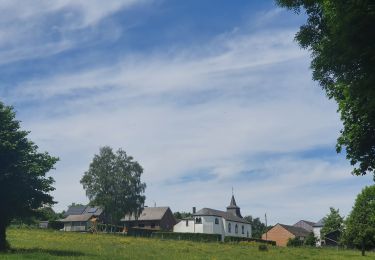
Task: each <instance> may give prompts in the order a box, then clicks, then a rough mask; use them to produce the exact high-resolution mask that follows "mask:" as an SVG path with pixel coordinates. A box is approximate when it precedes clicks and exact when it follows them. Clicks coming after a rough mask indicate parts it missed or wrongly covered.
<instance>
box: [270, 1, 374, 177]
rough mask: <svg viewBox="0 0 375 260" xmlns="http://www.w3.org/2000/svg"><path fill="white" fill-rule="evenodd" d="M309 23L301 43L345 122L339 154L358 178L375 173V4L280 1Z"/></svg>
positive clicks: (300, 34)
mask: <svg viewBox="0 0 375 260" xmlns="http://www.w3.org/2000/svg"><path fill="white" fill-rule="evenodd" d="M276 2H277V3H278V4H279V5H280V6H282V7H286V8H288V9H292V10H294V11H295V12H297V13H299V12H301V9H303V10H305V11H306V14H307V17H308V19H307V22H306V24H304V25H302V26H301V27H300V30H299V32H298V33H297V35H296V40H297V41H298V42H299V44H300V46H301V47H303V48H306V49H309V50H310V51H311V54H312V62H311V68H312V70H313V79H314V80H316V81H318V82H319V83H320V85H321V86H322V87H323V89H324V90H325V91H326V93H327V96H328V97H329V98H333V99H334V100H335V101H336V102H337V103H338V111H339V112H340V115H341V120H342V122H343V129H342V130H341V135H340V137H339V138H338V140H337V147H336V149H337V152H341V151H342V149H343V148H345V149H346V157H347V159H348V160H349V161H350V163H351V164H352V165H353V166H354V169H353V172H352V173H353V174H356V175H365V174H367V173H369V172H372V173H373V172H374V169H375V87H374V84H375V37H372V36H373V35H374V34H375V27H374V24H375V3H374V1H373V0H371V1H368V0H355V1H354V0H352V1H343V0H330V1H328V0H276ZM374 179H375V175H374Z"/></svg>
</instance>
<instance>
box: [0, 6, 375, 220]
mask: <svg viewBox="0 0 375 260" xmlns="http://www.w3.org/2000/svg"><path fill="white" fill-rule="evenodd" d="M0 11H1V13H2V15H1V17H0V100H1V101H2V102H4V103H5V104H7V105H12V106H14V109H15V111H16V112H17V119H19V120H21V121H22V123H21V125H22V128H23V129H25V130H28V131H30V135H29V137H30V139H31V140H32V141H34V142H35V143H36V144H37V145H38V146H39V150H40V151H48V152H49V153H50V154H51V155H53V156H57V157H59V158H60V161H59V162H58V163H57V164H56V169H55V170H53V171H51V172H50V173H49V174H50V175H51V176H53V178H54V179H55V181H56V182H55V184H54V185H55V188H56V190H55V191H54V192H53V193H52V195H53V196H54V198H55V200H56V201H57V202H58V203H57V204H56V205H55V206H54V208H55V210H57V211H62V210H66V208H67V206H68V205H70V204H71V203H72V202H75V203H87V202H88V199H87V197H86V195H85V191H84V190H83V188H82V185H81V184H80V182H79V181H80V179H81V178H82V175H83V174H84V172H85V171H87V170H88V167H89V164H90V162H91V161H92V159H93V156H94V155H95V154H98V152H99V149H100V147H103V146H106V145H109V146H111V147H113V148H114V149H115V150H117V149H119V148H122V149H123V150H125V151H126V152H127V153H128V155H131V156H133V157H134V158H135V160H137V161H138V162H139V163H140V164H141V165H142V167H143V168H144V173H143V175H142V180H143V181H144V182H146V184H147V188H146V192H145V195H146V205H149V206H153V205H155V204H156V205H157V206H170V207H171V209H172V211H185V212H189V211H191V208H192V207H197V209H199V208H203V207H208V208H214V209H218V210H225V207H226V206H228V205H229V202H230V198H231V195H232V188H233V191H234V195H235V198H236V201H237V204H238V206H240V207H241V212H242V215H252V216H253V217H260V218H262V219H263V218H264V214H265V213H267V217H268V223H270V224H276V223H284V224H294V223H295V222H297V221H298V220H300V219H305V220H310V221H318V220H319V219H320V218H322V217H324V216H325V215H326V214H327V213H328V212H329V207H335V208H339V209H340V212H341V213H342V214H343V215H346V214H348V213H349V212H350V210H351V207H352V205H353V203H354V200H355V197H356V195H357V194H358V193H359V192H360V191H361V189H362V188H363V187H365V186H366V185H370V184H373V181H372V177H371V176H364V177H356V176H352V175H351V174H350V172H351V170H352V167H351V166H350V164H349V163H348V162H347V160H346V159H345V154H336V151H335V144H336V139H337V137H338V136H339V131H340V129H341V128H342V124H341V122H340V118H339V115H338V114H337V112H336V110H337V105H336V104H335V102H334V101H332V100H329V99H328V98H327V97H326V96H325V93H324V92H323V90H322V89H321V88H320V87H319V85H318V84H317V83H316V82H314V81H313V80H312V79H311V71H310V68H309V63H310V54H309V52H308V51H307V50H303V49H301V48H300V47H299V46H298V44H297V43H296V42H295V41H294V35H295V33H296V32H297V31H298V28H299V26H300V25H302V24H303V23H304V21H305V18H306V17H305V16H304V15H303V14H301V15H296V14H294V13H293V12H290V11H287V10H283V9H280V8H278V7H277V6H276V5H275V3H274V2H273V1H245V0H232V1H224V0H204V1H202V0H199V1H198V0H190V1H178V0H122V1H120V0H107V1H100V0H92V1H84V0H56V1H48V0H39V1H21V0H3V1H1V2H0Z"/></svg>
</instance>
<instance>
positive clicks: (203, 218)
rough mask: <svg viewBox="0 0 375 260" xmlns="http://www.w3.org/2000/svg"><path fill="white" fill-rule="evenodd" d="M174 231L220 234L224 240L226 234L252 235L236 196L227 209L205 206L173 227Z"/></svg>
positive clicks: (235, 235)
mask: <svg viewBox="0 0 375 260" xmlns="http://www.w3.org/2000/svg"><path fill="white" fill-rule="evenodd" d="M173 232H182V233H205V234H220V235H221V237H222V240H224V237H226V236H233V237H251V225H250V223H249V222H247V221H246V220H245V219H244V218H243V217H242V215H241V211H240V208H239V207H238V206H237V204H236V201H235V199H234V196H233V195H232V199H231V201H230V205H229V206H228V207H227V210H226V211H220V210H216V209H210V208H203V209H201V210H199V211H198V212H195V207H194V208H193V216H192V217H191V218H186V219H183V220H181V221H180V222H179V223H177V224H176V225H175V226H174V227H173Z"/></svg>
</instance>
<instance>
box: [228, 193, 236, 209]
mask: <svg viewBox="0 0 375 260" xmlns="http://www.w3.org/2000/svg"><path fill="white" fill-rule="evenodd" d="M228 208H237V204H236V200H235V199H234V195H232V198H231V200H230V204H229V207H228Z"/></svg>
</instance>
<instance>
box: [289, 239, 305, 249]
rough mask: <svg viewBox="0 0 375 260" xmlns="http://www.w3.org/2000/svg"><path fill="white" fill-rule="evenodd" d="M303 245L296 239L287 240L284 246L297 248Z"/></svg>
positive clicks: (301, 241)
mask: <svg viewBox="0 0 375 260" xmlns="http://www.w3.org/2000/svg"><path fill="white" fill-rule="evenodd" d="M302 245H303V240H301V239H299V238H298V237H295V238H289V240H288V243H287V244H286V246H288V247H297V246H302Z"/></svg>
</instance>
